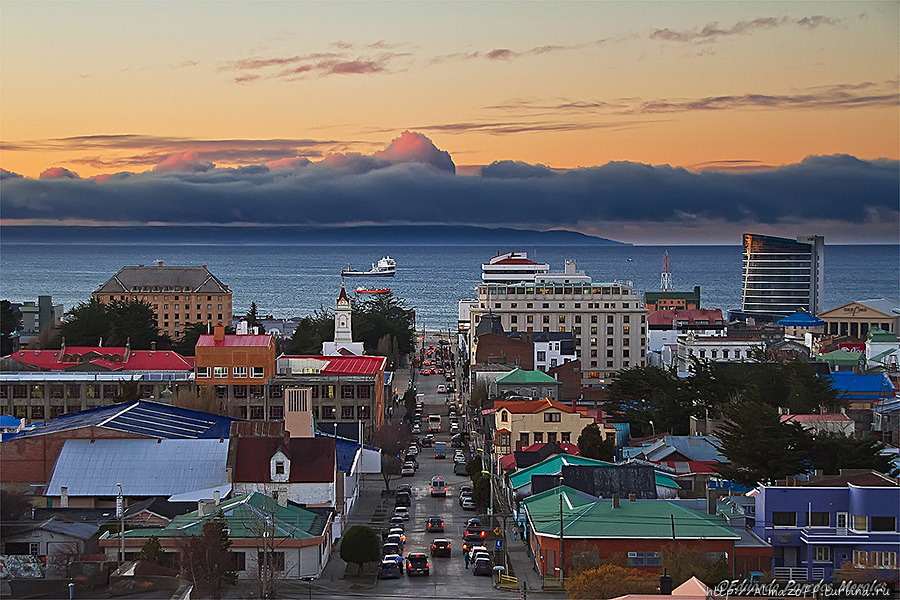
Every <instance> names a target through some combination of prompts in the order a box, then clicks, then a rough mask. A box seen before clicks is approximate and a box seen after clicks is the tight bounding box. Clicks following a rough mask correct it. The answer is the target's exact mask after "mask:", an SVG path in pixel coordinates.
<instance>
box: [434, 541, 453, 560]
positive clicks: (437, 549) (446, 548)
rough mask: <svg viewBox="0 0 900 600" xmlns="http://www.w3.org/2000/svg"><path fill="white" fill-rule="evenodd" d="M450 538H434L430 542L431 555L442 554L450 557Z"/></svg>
mask: <svg viewBox="0 0 900 600" xmlns="http://www.w3.org/2000/svg"><path fill="white" fill-rule="evenodd" d="M450 547H451V544H450V540H448V539H445V538H435V540H434V541H433V542H431V555H432V556H435V557H437V556H444V557H447V558H450Z"/></svg>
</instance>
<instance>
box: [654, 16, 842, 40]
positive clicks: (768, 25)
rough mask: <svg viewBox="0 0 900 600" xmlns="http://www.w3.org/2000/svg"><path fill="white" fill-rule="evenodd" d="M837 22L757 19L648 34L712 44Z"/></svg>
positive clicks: (813, 18) (818, 18)
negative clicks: (725, 38)
mask: <svg viewBox="0 0 900 600" xmlns="http://www.w3.org/2000/svg"><path fill="white" fill-rule="evenodd" d="M838 22H839V20H838V19H833V18H830V17H826V16H824V15H811V16H808V17H800V18H797V19H791V18H789V17H782V18H780V19H778V18H776V17H759V18H756V19H751V20H749V21H738V22H737V23H735V24H733V25H731V26H730V27H722V26H720V25H719V22H718V21H713V22H712V23H708V24H707V25H705V26H704V27H702V28H701V29H696V28H695V29H682V30H675V29H669V28H663V29H654V30H653V32H652V33H651V34H650V39H653V40H662V41H666V42H688V43H699V44H704V43H712V42H716V41H718V40H719V39H720V38H723V37H729V36H734V35H747V34H751V33H753V32H755V31H767V30H772V29H777V28H778V27H783V26H796V27H802V28H805V29H816V28H817V27H820V26H823V25H826V26H832V27H834V26H837V25H838Z"/></svg>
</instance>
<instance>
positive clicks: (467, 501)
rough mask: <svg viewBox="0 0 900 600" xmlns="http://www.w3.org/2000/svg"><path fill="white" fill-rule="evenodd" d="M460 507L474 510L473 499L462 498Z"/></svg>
mask: <svg viewBox="0 0 900 600" xmlns="http://www.w3.org/2000/svg"><path fill="white" fill-rule="evenodd" d="M462 508H463V510H475V501H474V500H472V499H471V498H468V497H465V498H463V499H462Z"/></svg>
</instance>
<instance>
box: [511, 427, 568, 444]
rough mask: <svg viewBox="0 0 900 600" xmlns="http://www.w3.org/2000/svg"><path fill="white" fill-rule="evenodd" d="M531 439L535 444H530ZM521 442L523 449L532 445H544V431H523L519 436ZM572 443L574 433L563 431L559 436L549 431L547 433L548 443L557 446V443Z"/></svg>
mask: <svg viewBox="0 0 900 600" xmlns="http://www.w3.org/2000/svg"><path fill="white" fill-rule="evenodd" d="M529 439H531V440H533V442H529V441H528V440H529ZM519 441H520V442H522V447H523V448H524V447H525V446H528V445H530V444H532V443H534V444H543V443H544V432H543V431H533V432H527V431H523V432H522V433H520V434H519ZM571 441H572V432H571V431H561V432H559V434H558V436H557V432H555V431H548V432H547V443H548V444H555V443H556V442H571Z"/></svg>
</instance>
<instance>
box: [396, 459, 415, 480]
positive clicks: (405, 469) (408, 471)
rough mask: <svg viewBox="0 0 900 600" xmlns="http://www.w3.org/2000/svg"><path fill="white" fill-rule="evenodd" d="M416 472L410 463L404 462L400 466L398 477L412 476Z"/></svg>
mask: <svg viewBox="0 0 900 600" xmlns="http://www.w3.org/2000/svg"><path fill="white" fill-rule="evenodd" d="M415 474H416V468H415V467H414V466H413V464H412V463H409V462H406V463H403V466H402V467H401V468H400V477H412V476H413V475H415Z"/></svg>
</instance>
